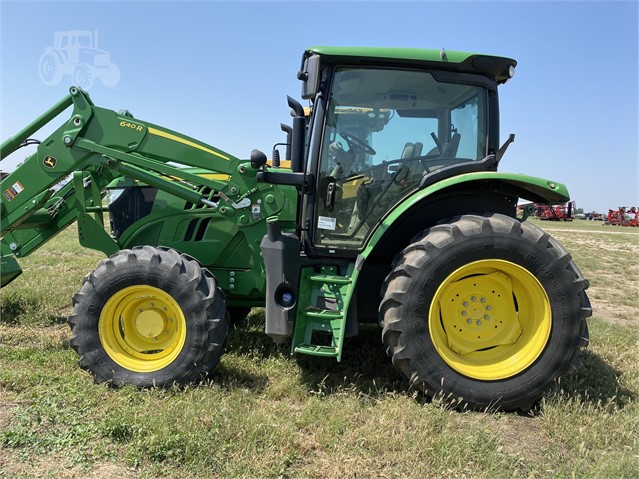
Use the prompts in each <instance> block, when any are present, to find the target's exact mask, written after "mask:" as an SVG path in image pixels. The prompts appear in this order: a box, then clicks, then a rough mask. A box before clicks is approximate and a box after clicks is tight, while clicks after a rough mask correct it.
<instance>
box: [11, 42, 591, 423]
mask: <svg viewBox="0 0 639 479" xmlns="http://www.w3.org/2000/svg"><path fill="white" fill-rule="evenodd" d="M515 66H516V62H515V61H514V60H512V59H509V58H502V57H496V56H487V55H477V54H469V53H461V52H445V51H443V50H442V51H441V52H440V51H436V50H418V49H382V48H344V47H316V48H310V49H308V50H307V51H305V52H304V54H303V58H302V65H301V68H300V72H299V74H298V78H299V79H300V80H301V81H302V98H304V99H305V100H309V101H310V104H309V108H308V109H307V110H306V111H305V109H304V108H303V106H302V105H301V104H300V103H298V102H297V101H295V100H294V99H292V98H290V97H289V100H288V102H289V106H290V107H291V109H292V113H293V120H292V123H293V124H292V127H283V129H284V130H285V131H287V132H288V135H287V141H286V144H287V154H286V158H285V161H282V162H281V164H280V162H279V161H274V162H273V164H269V163H268V162H267V159H266V155H264V154H263V153H261V152H259V151H255V150H254V151H253V153H252V154H251V158H250V159H249V160H241V159H239V158H236V157H234V156H232V155H230V154H228V153H226V152H224V151H221V150H219V149H217V148H215V147H213V146H210V145H208V144H206V143H203V142H201V141H198V140H195V139H193V138H189V137H187V136H184V135H181V134H179V133H176V132H174V131H170V130H168V129H166V128H163V127H160V126H157V125H154V124H152V123H149V122H146V121H142V120H138V119H136V118H134V117H133V116H132V115H131V114H130V113H128V112H127V111H123V112H117V113H116V112H114V111H111V110H106V109H102V108H98V107H96V106H94V105H93V103H92V102H91V100H90V99H89V96H88V95H87V94H86V93H85V92H84V91H82V90H81V89H79V88H77V87H72V88H71V90H70V94H69V95H68V96H67V97H66V98H64V99H63V100H62V101H61V102H60V103H58V104H57V105H55V106H54V107H53V108H52V109H51V110H49V111H48V112H46V113H45V114H44V115H42V116H41V117H40V118H38V119H37V120H36V121H34V122H33V123H32V124H31V125H29V126H28V127H26V128H25V129H24V130H23V131H21V132H20V133H18V134H17V135H16V136H15V137H13V138H10V139H9V140H7V141H6V142H5V143H3V144H2V147H1V152H0V153H1V156H2V157H3V158H4V157H6V156H7V155H8V154H10V153H11V152H13V151H15V150H16V149H17V148H18V147H19V146H20V145H21V144H24V143H28V142H29V140H28V139H29V137H30V136H31V135H32V134H33V133H34V132H35V131H37V130H38V129H39V128H41V127H42V126H43V125H44V124H46V123H48V122H49V121H51V120H52V119H53V118H54V117H55V116H57V115H58V114H60V113H61V112H62V111H64V110H65V109H66V108H67V107H69V106H71V105H72V106H73V112H72V114H71V117H70V119H69V120H68V121H66V123H64V124H63V125H62V126H61V127H60V128H59V129H58V130H57V131H56V132H55V133H53V134H52V135H51V136H49V137H48V138H47V139H46V140H44V141H42V142H41V143H40V144H39V146H38V148H37V152H36V153H35V154H34V155H32V156H31V157H29V158H28V159H27V160H26V161H25V162H24V163H23V164H22V165H21V166H19V167H18V168H17V169H16V170H15V171H13V172H12V173H11V174H9V175H8V176H6V177H5V178H3V179H2V182H1V191H2V211H1V219H0V222H1V235H2V242H1V244H0V247H1V249H0V253H1V256H2V258H1V260H2V284H3V285H5V284H7V283H9V282H10V281H12V280H13V279H15V278H16V277H17V276H18V275H19V274H20V273H21V268H20V266H19V264H18V261H17V260H18V259H19V258H21V257H23V256H26V255H28V254H30V253H31V252H33V251H34V250H35V249H36V248H38V247H39V246H41V245H42V244H44V243H45V242H46V241H47V240H48V239H50V238H51V237H52V236H54V235H55V234H56V233H58V232H59V231H61V230H62V229H64V228H65V227H66V226H68V225H69V224H70V223H72V222H73V221H77V224H78V234H79V241H80V243H81V244H82V245H83V246H85V247H88V248H93V249H96V250H100V251H102V252H104V253H105V254H106V255H107V256H108V258H107V259H105V260H104V261H102V262H101V263H100V264H99V265H98V266H97V268H96V269H95V270H94V271H93V272H92V273H90V274H89V275H88V276H87V277H86V279H85V282H84V284H83V285H82V288H81V289H80V291H79V292H78V293H77V294H76V295H74V297H73V313H72V314H71V316H70V317H69V319H68V322H69V325H70V326H71V329H72V339H71V346H72V347H73V349H74V350H75V351H76V352H77V353H78V355H79V358H80V359H79V364H80V366H81V367H82V368H84V369H86V370H88V371H89V372H90V373H91V374H92V375H93V377H94V379H95V381H96V382H108V383H110V384H113V385H123V384H132V385H136V386H139V387H153V386H159V387H163V386H170V385H173V384H185V383H188V382H191V381H193V380H194V379H196V378H197V377H199V376H201V375H202V374H204V373H206V372H207V371H209V370H210V369H212V368H213V367H215V365H216V364H217V363H218V361H219V359H220V356H221V354H222V352H223V346H224V342H225V339H226V337H227V334H228V331H229V324H230V322H231V321H239V320H241V319H242V318H243V317H244V316H246V314H247V313H248V311H249V310H250V308H252V307H264V308H265V332H266V334H268V335H269V336H271V337H272V338H273V339H274V340H275V341H277V342H290V344H291V351H292V353H299V354H308V355H314V356H322V357H327V358H334V359H335V360H337V361H341V359H342V353H343V350H344V339H345V338H347V337H350V336H353V335H356V334H357V332H358V324H360V323H376V324H379V326H380V327H381V339H382V342H383V345H384V347H385V349H386V351H387V353H388V355H389V356H390V359H391V361H392V363H393V365H394V366H395V367H396V368H397V369H398V371H399V372H400V373H401V374H403V375H404V376H405V377H406V379H407V380H408V381H409V383H410V386H411V387H412V388H415V389H417V390H421V391H423V392H424V393H425V394H426V395H428V396H429V397H443V398H445V399H447V400H450V401H452V402H453V403H454V404H455V405H457V406H458V407H468V408H473V409H483V408H486V407H498V408H501V409H504V410H514V409H521V410H528V409H530V408H531V407H532V406H533V405H534V404H535V402H536V401H537V400H538V399H539V398H540V397H541V395H542V394H543V392H544V391H545V390H547V389H548V388H549V387H550V386H551V385H552V384H553V383H554V382H555V381H556V380H557V379H558V378H559V377H561V376H563V375H566V374H568V373H570V372H572V371H573V370H574V368H575V367H576V361H577V351H578V349H579V347H582V346H586V345H587V344H588V329H587V325H586V319H587V318H588V317H589V316H590V315H591V307H590V303H589V300H588V296H587V295H586V292H585V290H586V288H587V286H588V282H587V280H586V279H585V278H584V277H583V275H582V274H581V272H580V270H579V268H578V267H577V266H576V265H575V264H574V263H573V261H572V259H571V256H570V254H569V253H568V252H567V251H566V249H565V248H564V247H563V246H561V245H560V244H559V243H558V242H557V241H556V240H555V239H553V238H552V237H550V236H549V235H548V234H547V233H546V232H544V231H542V230H541V229H539V228H537V227H535V226H534V225H531V224H529V223H527V222H526V221H525V217H524V218H517V216H516V211H517V204H518V201H519V200H520V199H522V200H527V201H532V202H535V203H547V204H553V203H560V202H565V201H568V199H569V195H568V192H567V189H566V187H565V186H564V185H563V184H561V183H558V182H554V181H548V180H545V179H541V178H535V177H530V176H526V175H521V174H509V173H501V172H498V171H497V169H498V165H499V163H500V160H501V158H502V156H503V155H504V153H505V151H506V148H507V147H508V145H509V144H510V142H512V141H513V139H514V137H513V136H512V135H511V137H510V138H509V139H508V140H507V141H506V142H505V143H504V144H503V145H502V146H500V142H499V104H498V97H497V89H498V85H500V84H503V83H505V82H506V81H507V80H509V79H510V78H511V77H512V76H513V73H514V68H515ZM284 165H286V166H287V167H286V168H284V167H283V166H284ZM106 213H108V220H109V227H108V228H107V227H105V219H106V215H105V214H106Z"/></svg>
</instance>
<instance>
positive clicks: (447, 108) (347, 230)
mask: <svg viewBox="0 0 639 479" xmlns="http://www.w3.org/2000/svg"><path fill="white" fill-rule="evenodd" d="M515 65H516V62H515V61H514V60H512V59H509V58H501V57H493V56H485V55H473V54H467V53H460V52H446V51H444V50H441V51H438V50H413V49H376V48H344V47H317V48H311V49H309V50H307V51H306V52H305V53H304V55H303V58H302V66H301V69H300V72H299V74H298V77H299V78H300V79H301V80H302V82H303V86H302V97H303V98H304V99H308V100H310V101H311V102H312V108H311V111H312V115H311V116H310V118H307V121H306V122H301V121H300V122H298V125H301V126H298V127H297V128H295V131H294V132H293V135H292V137H293V144H295V143H296V142H297V144H298V145H297V148H295V147H293V148H292V151H293V155H294V156H296V155H297V158H295V157H294V158H293V161H292V165H293V170H294V173H293V174H292V175H287V176H282V175H278V174H277V173H275V174H273V173H270V172H265V173H262V174H261V177H262V179H263V180H264V181H267V182H270V183H281V184H282V183H283V184H296V185H297V186H298V187H299V189H300V206H301V211H300V214H299V215H298V220H299V224H298V233H299V234H300V235H301V239H302V241H303V246H304V249H305V251H306V252H307V253H308V254H310V255H312V256H313V255H322V256H323V255H328V256H331V255H337V254H338V253H337V251H340V252H341V254H343V255H345V256H352V255H354V254H356V253H358V252H361V250H362V249H363V248H364V247H365V245H366V243H367V240H368V239H369V238H370V237H371V234H372V233H373V232H374V231H375V229H376V227H377V226H378V225H379V223H380V221H381V220H382V218H384V217H385V216H386V215H387V214H388V213H389V212H390V211H391V210H392V209H393V208H394V207H395V206H396V205H397V204H399V203H400V202H401V201H402V200H403V199H405V198H407V197H408V196H410V195H412V194H413V193H415V192H416V191H418V190H419V189H423V188H425V187H426V186H428V185H429V184H431V183H434V182H437V181H441V180H442V179H444V178H446V177H452V176H457V175H460V174H462V173H469V172H478V171H495V170H496V169H497V164H498V161H499V156H500V155H499V106H498V99H497V85H498V84H500V83H504V82H506V81H507V80H508V79H509V78H511V77H512V75H513V73H514V67H515ZM291 101H292V102H293V105H292V107H293V109H294V110H296V111H302V109H301V106H300V105H299V104H298V105H295V104H294V103H295V102H294V100H292V99H290V98H289V102H291ZM298 116H300V115H299V114H298Z"/></svg>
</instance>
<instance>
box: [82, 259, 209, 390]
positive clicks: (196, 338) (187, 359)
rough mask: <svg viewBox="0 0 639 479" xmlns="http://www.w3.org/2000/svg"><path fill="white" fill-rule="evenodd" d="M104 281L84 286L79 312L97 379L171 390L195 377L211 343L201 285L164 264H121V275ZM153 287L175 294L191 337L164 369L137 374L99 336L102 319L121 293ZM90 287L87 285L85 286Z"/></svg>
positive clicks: (88, 358) (188, 334) (89, 356)
mask: <svg viewBox="0 0 639 479" xmlns="http://www.w3.org/2000/svg"><path fill="white" fill-rule="evenodd" d="M98 277H100V280H99V281H91V280H89V281H88V282H87V283H90V284H89V285H88V286H89V287H86V288H85V287H83V288H82V292H83V293H84V295H85V299H84V301H83V302H82V304H81V305H80V306H81V307H80V308H79V309H78V310H77V311H76V315H77V316H78V317H81V318H82V321H80V322H78V325H77V326H76V329H77V331H76V335H77V336H78V337H81V338H82V344H83V346H84V347H83V349H84V351H80V353H81V354H85V355H86V360H87V361H89V362H91V364H92V367H91V369H92V371H93V372H94V374H95V375H96V380H99V381H109V382H112V383H114V384H116V385H120V384H134V385H136V386H139V387H153V386H158V387H162V386H167V385H170V384H172V383H184V382H186V381H189V380H191V379H192V378H193V376H194V372H197V369H196V368H194V365H195V364H197V363H198V362H199V361H200V360H201V359H202V357H203V355H204V354H205V351H206V348H207V346H208V343H207V328H206V321H207V319H206V318H207V315H206V311H205V309H204V308H205V304H204V302H203V301H201V300H200V297H199V295H198V294H197V291H196V288H195V282H188V281H186V280H184V278H182V277H180V276H175V272H174V271H172V270H171V269H168V268H163V265H162V264H161V263H160V264H159V265H153V266H148V267H147V271H145V272H142V271H140V267H139V266H138V267H131V266H129V265H127V266H121V267H119V268H118V269H117V274H113V273H112V274H109V273H108V272H107V273H106V274H105V275H104V276H102V275H98ZM141 285H145V286H153V287H156V288H158V289H160V290H162V291H164V292H165V293H167V294H169V295H170V296H171V297H172V298H173V299H174V300H175V301H176V302H177V304H178V305H179V307H180V309H181V310H182V313H183V315H184V318H185V327H186V338H185V342H184V345H183V347H182V349H181V351H180V352H179V354H178V355H177V357H176V358H175V359H174V360H173V361H172V362H171V363H170V364H169V365H167V366H165V367H164V368H162V369H159V370H156V371H152V372H136V371H131V370H129V369H126V368H125V367H123V366H121V365H119V364H118V363H116V362H115V361H114V360H113V359H112V358H111V357H110V356H109V355H108V353H107V352H106V350H105V348H104V346H103V345H102V342H101V340H100V334H99V321H100V315H101V313H102V310H103V309H104V306H105V305H106V303H107V302H108V300H109V299H110V298H111V297H112V296H113V295H114V294H116V293H117V292H119V291H121V290H122V289H124V288H127V287H130V286H141ZM85 286H87V284H85Z"/></svg>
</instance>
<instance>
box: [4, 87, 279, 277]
mask: <svg viewBox="0 0 639 479" xmlns="http://www.w3.org/2000/svg"><path fill="white" fill-rule="evenodd" d="M70 106H73V111H72V113H71V116H70V118H69V120H68V121H66V122H65V123H64V124H63V125H62V126H61V127H60V128H58V129H57V130H56V131H55V132H54V133H53V134H51V135H50V136H49V137H48V138H47V139H45V140H44V141H42V142H41V143H40V144H39V146H38V148H37V151H36V152H35V153H34V154H33V155H31V156H30V157H29V158H27V159H26V160H25V161H24V163H22V164H21V165H20V166H19V167H18V168H17V169H16V170H15V171H13V172H12V173H11V174H9V175H8V176H6V177H5V178H3V180H2V182H1V183H0V185H1V191H2V194H3V196H4V197H3V201H2V211H1V213H0V235H1V236H2V242H1V247H0V248H1V249H0V252H1V255H2V263H1V264H2V277H1V284H2V286H5V285H6V284H8V283H9V282H11V281H12V280H13V279H15V278H16V277H17V276H18V275H19V274H20V271H21V270H20V268H19V265H18V264H17V262H16V258H20V257H24V256H26V255H28V254H30V253H31V252H33V251H35V250H36V249H37V248H38V247H40V246H42V245H43V244H45V243H46V242H47V241H48V240H49V239H51V238H52V237H53V236H55V235H56V234H57V233H58V232H60V231H62V230H63V229H64V228H66V227H67V226H68V225H69V224H71V223H72V222H73V221H76V220H77V221H78V229H79V232H78V233H79V239H80V244H82V245H83V246H85V247H88V248H93V249H96V250H99V251H102V252H104V253H105V254H106V255H111V254H113V253H115V252H116V251H118V250H119V249H121V247H122V246H124V245H121V244H119V243H118V241H117V238H115V237H114V236H113V235H112V234H109V233H108V232H107V231H106V230H105V227H104V217H103V213H104V212H105V211H106V210H107V208H106V207H104V206H103V204H102V203H103V197H104V193H105V189H106V188H107V186H108V185H109V184H110V183H111V182H113V181H114V180H122V178H127V179H129V180H130V181H129V183H132V182H134V183H135V184H144V185H147V186H149V187H152V188H156V189H157V190H161V191H164V192H166V193H168V194H170V195H172V196H173V197H177V198H179V199H182V200H184V202H186V204H191V205H196V207H198V208H204V209H206V210H208V211H210V213H211V214H218V215H222V216H233V212H235V211H242V210H246V211H248V210H249V209H250V207H251V206H252V205H253V204H254V202H255V203H257V204H259V205H260V207H262V208H264V209H265V210H266V211H265V213H268V214H271V213H275V212H278V211H279V210H280V209H281V208H282V206H283V204H284V197H283V196H282V193H281V191H280V190H281V189H279V188H273V187H272V186H268V185H260V187H259V188H258V186H257V183H256V182H255V174H256V169H255V168H252V167H251V164H250V162H248V161H241V160H239V159H238V158H236V157H234V156H232V155H230V154H228V153H226V152H224V151H221V150H219V149H217V148H214V147H212V146H210V145H207V144H205V143H203V142H200V141H197V140H195V139H192V138H189V137H187V136H184V135H181V134H178V133H176V132H174V131H171V130H168V129H166V128H162V127H160V126H157V125H154V124H151V123H147V122H142V121H139V120H137V119H135V118H133V117H132V116H131V115H130V114H129V113H128V112H123V113H122V112H121V113H116V112H114V111H112V110H107V109H103V108H99V107H96V106H95V105H94V104H93V103H92V101H91V99H90V98H89V96H88V94H87V93H86V92H84V91H83V90H81V89H80V88H77V87H72V88H71V89H70V93H69V95H68V96H66V97H65V98H64V99H62V100H61V101H60V102H58V103H57V104H56V105H55V106H53V107H52V108H51V109H50V110H48V111H47V112H45V113H44V114H43V115H42V116H40V117H39V118H38V119H36V120H35V121H34V122H32V123H31V124H30V125H28V126H27V127H26V128H24V129H23V130H22V131H21V132H19V133H18V134H16V135H15V136H14V137H12V138H10V139H8V140H7V141H5V142H4V143H3V144H2V146H1V152H2V158H3V159H4V158H6V157H7V156H8V155H9V154H11V153H12V152H14V151H15V150H16V149H17V148H19V146H20V145H21V144H22V143H23V142H25V141H26V140H27V139H28V138H29V137H30V136H31V135H32V134H33V133H35V132H36V131H37V130H38V129H40V128H41V127H42V126H44V125H45V124H47V123H48V122H50V121H51V120H52V119H53V118H55V117H56V116H58V115H59V114H60V113H61V112H63V111H64V110H65V109H67V108H68V107H70ZM177 163H179V164H177ZM65 181H66V183H65ZM260 189H261V190H263V191H267V190H268V191H269V192H270V197H269V201H270V202H266V201H264V202H263V203H264V205H263V206H262V201H261V200H260V201H259V202H257V199H256V198H254V196H259V193H258V190H260ZM240 216H241V219H240ZM259 216H260V217H259V218H254V217H252V216H251V215H236V216H235V218H236V221H237V222H241V224H242V225H249V224H251V223H252V222H255V221H256V220H263V219H264V215H263V214H260V215H259Z"/></svg>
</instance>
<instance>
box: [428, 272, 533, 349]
mask: <svg viewBox="0 0 639 479" xmlns="http://www.w3.org/2000/svg"><path fill="white" fill-rule="evenodd" d="M439 305H440V308H441V316H442V324H443V326H444V331H445V333H446V338H447V341H448V346H449V347H450V349H452V350H453V351H455V352H456V353H458V354H462V355H465V354H468V353H471V352H474V351H480V350H485V349H490V348H494V347H496V346H503V345H506V344H513V343H514V342H515V341H517V338H518V337H519V336H520V334H521V331H522V330H521V325H520V324H519V319H518V316H517V311H516V309H515V302H514V299H513V292H512V282H511V279H510V278H509V277H508V276H507V275H505V274H503V273H500V272H495V273H491V274H486V275H482V276H481V277H478V276H473V277H469V278H464V279H461V280H459V281H455V282H452V283H450V284H448V285H447V287H446V288H445V289H444V291H443V292H442V295H441V296H440V298H439Z"/></svg>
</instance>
